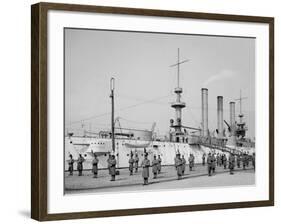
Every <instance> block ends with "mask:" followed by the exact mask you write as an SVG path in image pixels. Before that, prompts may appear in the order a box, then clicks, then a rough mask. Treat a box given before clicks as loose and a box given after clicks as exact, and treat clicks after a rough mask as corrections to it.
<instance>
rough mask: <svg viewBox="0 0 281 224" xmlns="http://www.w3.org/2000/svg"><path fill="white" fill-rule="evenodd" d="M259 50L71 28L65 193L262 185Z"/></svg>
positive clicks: (190, 37) (219, 41) (247, 42)
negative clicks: (258, 175) (258, 139)
mask: <svg viewBox="0 0 281 224" xmlns="http://www.w3.org/2000/svg"><path fill="white" fill-rule="evenodd" d="M255 41H256V40H255V38H251V37H232V36H209V35H197V34H193V33H190V34H189V33H183V34H179V33H155V32H136V31H117V30H98V29H82V28H81V29H80V28H64V136H62V137H63V138H64V170H63V172H64V193H65V194H82V193H91V194H95V193H98V194H100V193H105V192H114V193H118V192H134V191H159V190H167V189H171V190H177V189H179V190H180V189H191V188H192V189H194V188H225V187H235V186H239V187H241V186H249V185H255V166H256V164H255V156H256V153H255V128H256V126H255V53H256V52H255Z"/></svg>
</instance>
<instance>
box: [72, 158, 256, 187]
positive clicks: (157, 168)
mask: <svg viewBox="0 0 281 224" xmlns="http://www.w3.org/2000/svg"><path fill="white" fill-rule="evenodd" d="M147 157H148V154H147V153H145V155H144V159H143V161H142V163H141V167H142V168H143V169H142V177H143V180H144V185H147V184H148V178H149V167H150V166H151V167H152V173H153V179H156V178H157V174H159V173H160V172H161V163H162V159H161V157H160V155H158V158H157V157H156V155H154V157H153V160H152V163H151V165H150V160H149V159H148V158H147ZM84 161H85V159H84V158H83V157H82V155H81V154H79V157H78V159H77V170H78V176H82V171H83V162H84ZM194 161H195V157H194V155H193V154H190V156H189V158H188V162H189V170H190V171H192V169H193V167H194ZM241 161H242V164H243V169H246V167H248V166H249V161H252V165H253V167H254V168H255V153H253V155H252V156H249V154H247V153H242V154H241V155H236V156H234V155H233V154H232V153H230V155H229V158H228V159H227V156H226V155H225V154H219V153H217V154H215V153H209V154H208V156H207V160H206V154H205V153H204V154H203V156H202V165H203V166H205V164H206V163H207V165H208V169H207V170H208V175H209V176H211V175H212V174H213V173H215V169H216V166H223V167H224V169H226V168H227V163H228V168H229V170H230V174H233V171H234V168H235V163H236V164H237V167H238V168H240V166H241ZM74 162H75V161H74V159H73V157H72V155H70V160H69V161H68V164H69V169H68V170H69V175H70V176H72V175H73V164H74ZM98 163H99V160H98V158H97V155H96V154H94V159H93V160H92V172H93V175H94V176H93V178H97V175H98ZM107 163H108V171H109V174H110V175H111V181H115V176H116V174H117V172H116V163H117V161H116V159H115V155H109V158H108V159H107ZM128 163H129V172H130V176H131V175H133V170H134V168H135V172H136V173H137V172H138V167H139V157H138V155H137V154H136V155H135V158H133V154H131V156H130V159H129V161H128ZM185 167H186V160H185V158H184V155H182V156H181V155H180V153H177V154H176V157H175V169H176V171H177V176H178V180H180V179H182V176H183V175H184V172H185Z"/></svg>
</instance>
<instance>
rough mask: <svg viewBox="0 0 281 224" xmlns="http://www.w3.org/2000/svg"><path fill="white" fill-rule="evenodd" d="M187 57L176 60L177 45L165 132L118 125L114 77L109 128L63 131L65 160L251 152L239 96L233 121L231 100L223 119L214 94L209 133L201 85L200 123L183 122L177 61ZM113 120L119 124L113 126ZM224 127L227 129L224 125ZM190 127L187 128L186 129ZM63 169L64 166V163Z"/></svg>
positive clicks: (103, 161) (120, 161)
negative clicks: (170, 114) (212, 126)
mask: <svg viewBox="0 0 281 224" xmlns="http://www.w3.org/2000/svg"><path fill="white" fill-rule="evenodd" d="M188 61H189V60H183V61H180V51H179V49H178V58H177V63H176V64H174V65H171V67H177V86H176V87H175V89H174V93H175V94H176V100H175V101H174V102H173V103H171V107H172V108H173V109H174V110H175V118H174V119H171V120H170V132H169V136H165V137H162V138H160V137H158V136H156V135H155V132H154V128H155V125H156V124H155V123H153V124H152V128H151V130H141V129H134V128H124V127H121V125H120V118H119V117H114V88H115V86H114V79H111V90H110V91H111V94H110V97H111V102H112V112H111V115H112V116H111V130H110V131H108V130H107V131H106V130H100V131H99V132H98V133H92V132H91V131H85V132H84V133H83V134H77V133H74V132H70V131H69V132H67V135H66V136H65V160H68V159H69V155H70V154H72V156H73V157H74V159H76V158H78V155H79V154H82V155H83V156H84V158H85V159H86V163H85V165H84V167H85V168H86V169H87V168H89V169H90V168H91V161H92V158H93V155H94V153H95V154H96V155H98V157H99V161H100V163H99V164H100V165H99V167H100V168H107V159H108V156H109V154H115V156H116V159H117V167H119V168H122V167H128V159H129V157H130V155H131V154H138V156H139V158H140V160H142V158H143V156H144V154H145V153H148V155H149V157H150V159H152V157H153V156H154V155H157V156H158V155H160V156H161V158H162V164H163V165H173V164H174V158H175V155H176V153H180V154H182V155H184V156H185V157H186V158H187V157H188V156H189V155H190V154H191V153H192V154H193V155H194V156H195V163H200V162H201V158H202V155H203V154H204V153H205V154H208V153H209V152H215V153H226V154H228V153H230V152H231V153H235V154H239V153H242V152H247V153H249V154H251V153H253V152H254V150H255V144H254V142H253V141H251V140H250V139H247V138H246V137H245V136H246V131H247V128H246V124H245V122H244V121H243V116H244V115H243V113H242V99H245V98H243V97H242V96H241V94H240V98H239V99H238V100H239V103H240V113H239V115H238V117H239V121H238V122H236V117H235V102H234V101H231V102H229V111H230V113H229V122H227V121H226V120H224V109H223V105H224V103H223V96H217V129H216V130H214V131H213V132H212V133H215V135H214V134H211V132H210V130H209V128H208V89H207V88H202V89H201V114H202V116H201V119H202V121H201V127H200V128H195V127H190V126H186V125H183V122H182V109H184V108H185V107H186V104H185V102H183V101H182V100H181V94H182V93H183V88H182V87H180V65H181V64H183V63H185V62H188ZM117 123H119V128H118V129H117ZM225 127H227V130H226V129H225ZM190 130H191V131H190ZM65 164H66V167H65V169H67V163H65Z"/></svg>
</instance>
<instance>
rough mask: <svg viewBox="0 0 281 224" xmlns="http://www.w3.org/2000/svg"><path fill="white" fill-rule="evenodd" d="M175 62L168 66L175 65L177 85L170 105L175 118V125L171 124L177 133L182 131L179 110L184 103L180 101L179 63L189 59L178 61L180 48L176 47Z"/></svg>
mask: <svg viewBox="0 0 281 224" xmlns="http://www.w3.org/2000/svg"><path fill="white" fill-rule="evenodd" d="M177 56H178V57H177V63H176V64H173V65H171V66H170V67H175V66H176V67H177V87H176V88H175V91H174V92H175V93H176V95H177V97H176V101H175V102H174V103H172V105H171V106H172V107H173V108H174V109H175V112H176V116H175V118H176V120H175V125H173V127H174V128H175V131H176V132H177V133H182V131H181V127H182V123H181V110H182V108H184V107H185V103H184V102H181V93H182V88H181V87H180V65H181V64H183V63H185V62H188V61H189V60H183V61H180V49H179V48H178V55H177Z"/></svg>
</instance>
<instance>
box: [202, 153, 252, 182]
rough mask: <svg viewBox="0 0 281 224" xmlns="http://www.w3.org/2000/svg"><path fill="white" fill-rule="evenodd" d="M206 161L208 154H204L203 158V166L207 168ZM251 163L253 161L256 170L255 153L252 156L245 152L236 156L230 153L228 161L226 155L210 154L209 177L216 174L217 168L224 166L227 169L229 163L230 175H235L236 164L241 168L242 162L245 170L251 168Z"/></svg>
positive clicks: (208, 159) (208, 160)
mask: <svg viewBox="0 0 281 224" xmlns="http://www.w3.org/2000/svg"><path fill="white" fill-rule="evenodd" d="M205 161H206V154H205V153H204V154H203V156H202V165H203V166H205ZM250 161H252V166H253V167H254V169H255V153H253V155H252V156H250V155H249V154H248V153H245V152H244V153H241V154H238V155H234V154H233V153H230V155H229V158H228V159H227V157H226V155H225V154H219V153H217V154H215V153H213V154H212V153H209V154H208V157H207V165H208V175H209V176H211V175H212V173H215V169H216V166H223V167H224V169H227V163H228V168H229V170H230V174H233V171H234V168H235V164H236V165H237V167H238V168H240V167H241V162H242V165H243V170H245V169H246V167H248V166H249V162H250Z"/></svg>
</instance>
